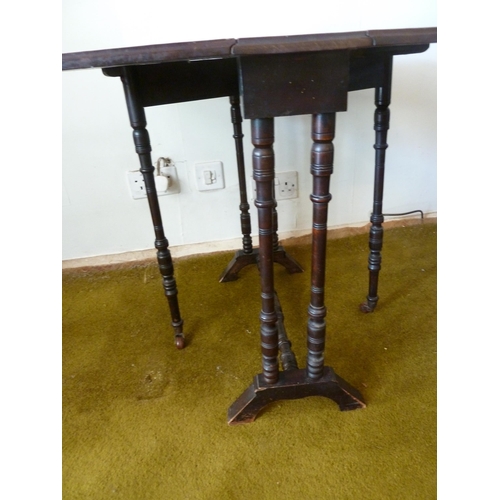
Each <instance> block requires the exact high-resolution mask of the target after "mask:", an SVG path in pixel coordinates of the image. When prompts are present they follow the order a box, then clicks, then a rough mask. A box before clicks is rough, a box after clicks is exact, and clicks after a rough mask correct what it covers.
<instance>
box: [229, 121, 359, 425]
mask: <svg viewBox="0 0 500 500" xmlns="http://www.w3.org/2000/svg"><path fill="white" fill-rule="evenodd" d="M334 129H335V114H333V113H329V114H320V115H315V116H314V117H313V132H312V136H313V141H314V144H313V147H312V155H311V156H312V162H311V172H312V174H313V194H312V195H311V200H312V202H313V259H312V263H313V270H312V275H311V281H312V284H311V305H310V306H309V324H308V338H307V345H308V349H309V351H308V357H307V368H306V369H299V368H298V366H297V361H296V359H295V355H294V354H293V351H292V350H291V343H290V341H289V340H288V338H287V336H286V331H285V328H284V324H283V319H284V316H283V312H282V310H281V306H280V304H279V300H278V297H277V295H275V294H274V293H273V292H274V290H273V289H274V279H273V251H272V250H273V217H272V212H273V207H274V205H275V201H274V199H273V178H274V153H273V149H272V144H273V121H272V119H271V118H266V119H258V120H253V121H252V142H253V144H254V146H255V149H254V154H253V167H254V179H255V181H256V183H257V199H256V201H255V205H256V206H257V208H258V212H259V246H260V259H261V261H260V263H261V267H260V271H261V289H262V294H261V297H262V312H261V316H260V319H261V351H262V368H263V373H260V374H258V375H256V376H255V377H254V381H253V383H252V384H251V385H250V386H249V387H248V388H247V389H246V390H245V392H244V393H243V394H242V395H241V396H240V397H239V398H238V399H237V400H236V401H235V402H234V403H233V404H232V405H231V407H230V408H229V410H228V423H229V424H230V425H236V424H244V423H250V422H253V421H254V420H255V419H256V418H257V415H258V414H259V412H260V411H261V410H262V409H263V408H264V407H265V406H267V405H268V404H269V403H271V402H273V401H278V400H287V399H300V398H305V397H309V396H324V397H327V398H329V399H331V400H332V401H334V402H336V403H337V404H338V405H339V408H340V409H341V410H342V411H346V410H354V409H356V408H364V407H365V403H364V401H363V397H362V396H361V394H360V393H359V392H358V391H357V390H356V389H355V388H354V387H351V386H350V385H349V384H348V383H347V382H346V381H345V380H343V379H342V378H340V377H339V376H338V375H336V374H335V372H334V371H333V369H332V368H331V367H329V366H324V361H323V352H324V346H325V321H324V318H325V315H326V309H325V306H324V286H325V252H326V222H327V207H328V205H327V204H328V202H329V201H330V199H331V195H330V193H329V186H330V184H329V182H330V176H331V174H332V171H333V144H332V140H333V136H334ZM278 348H279V350H280V351H281V361H282V365H283V371H281V372H280V371H279V369H278Z"/></svg>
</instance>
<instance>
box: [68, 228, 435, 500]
mask: <svg viewBox="0 0 500 500" xmlns="http://www.w3.org/2000/svg"><path fill="white" fill-rule="evenodd" d="M367 239H368V238H367V235H366V234H364V235H358V236H353V237H348V238H342V239H335V240H331V241H329V242H328V254H327V286H328V288H327V291H326V306H327V308H328V315H327V343H326V351H325V362H326V365H327V366H332V367H333V368H334V370H335V371H336V373H338V374H339V375H340V376H341V377H342V378H344V379H345V380H346V381H347V382H349V383H350V384H351V385H352V386H354V387H356V388H357V389H358V390H360V392H361V393H362V394H363V396H364V398H365V400H366V402H367V407H366V408H365V409H362V410H355V411H351V412H340V411H339V409H338V406H337V405H336V404H335V403H333V402H332V401H331V400H329V399H326V398H322V397H311V398H306V399H302V400H296V401H282V402H275V403H272V404H270V405H269V406H268V407H266V409H265V410H264V411H263V412H262V413H261V414H260V415H259V417H258V418H257V420H256V421H255V422H254V423H251V424H246V425H240V426H228V425H227V423H226V413H227V409H228V407H229V406H230V405H231V404H232V403H233V402H234V400H236V399H237V398H238V397H239V396H240V394H241V393H242V392H243V391H244V390H245V389H246V388H247V387H248V386H249V385H250V384H251V383H252V378H253V376H254V375H255V374H257V373H259V372H260V371H261V366H260V340H259V312H260V297H259V288H260V285H259V276H258V271H257V268H256V267H255V266H251V267H247V268H245V269H244V270H243V271H241V272H240V278H239V279H238V280H237V281H235V282H232V283H225V284H221V283H218V276H219V274H220V273H221V271H222V270H223V269H224V268H225V266H226V264H227V263H228V262H229V260H230V259H231V257H232V254H231V253H218V254H214V255H209V256H198V257H189V258H183V259H180V260H178V261H177V262H176V271H175V273H176V278H177V284H178V289H179V300H180V307H181V313H182V315H183V318H184V320H185V324H184V329H185V332H186V337H187V347H186V349H184V350H182V351H178V350H177V349H176V348H175V346H174V342H173V333H172V329H171V327H170V324H169V321H170V316H169V312H168V306H167V302H166V299H165V297H164V295H163V291H162V286H161V277H160V276H159V273H158V271H157V268H156V264H155V263H151V262H150V263H144V264H142V265H136V266H135V267H126V268H114V269H100V270H73V271H71V272H65V273H63V314H62V318H63V370H62V387H63V409H62V414H63V498H64V499H65V500H78V499H85V500H100V499H106V500H107V499H111V498H117V499H131V500H147V499H152V500H169V499H176V500H184V499H186V500H188V499H189V500H198V499H199V500H209V499H210V500H211V499H214V500H215V499H216V500H224V499H228V500H229V499H237V500H240V499H241V500H247V499H248V500H252V499H259V500H262V499H276V498H287V499H291V500H294V499H297V500H303V499H320V500H321V499H339V500H344V499H345V500H347V499H362V500H370V499H374V500H375V499H384V500H388V499H395V500H396V499H397V500H410V499H425V500H428V499H433V498H436V475H437V473H436V413H437V412H436V393H437V391H436V382H437V380H436V358H437V353H436V349H437V339H436V321H437V313H436V284H437V279H436V267H437V258H436V241H437V226H436V224H435V223H426V224H417V225H411V226H408V227H400V228H394V229H388V230H386V231H385V234H384V249H383V262H382V272H381V277H380V284H379V296H380V300H379V304H378V306H377V309H376V311H375V312H374V313H372V314H363V313H361V312H359V311H358V305H359V303H360V302H362V301H363V300H364V297H365V295H366V292H367V278H368V276H367V275H368V273H367V256H368V244H367ZM286 250H287V252H288V253H289V254H290V255H292V256H293V257H294V258H295V259H297V260H298V261H299V262H300V263H301V265H302V266H303V267H304V268H305V272H304V273H303V274H294V275H289V274H287V273H286V272H285V270H284V269H283V268H282V267H281V266H276V267H275V286H276V290H277V292H278V295H279V298H280V302H281V304H282V307H283V312H284V315H285V327H286V329H287V332H288V336H289V338H290V340H291V341H292V343H293V349H294V351H295V354H296V356H297V360H298V362H299V366H300V367H304V366H305V357H306V346H305V334H306V325H307V306H308V304H309V283H310V274H309V273H310V259H311V256H310V247H309V245H304V244H293V243H290V244H289V245H288V244H287V246H286Z"/></svg>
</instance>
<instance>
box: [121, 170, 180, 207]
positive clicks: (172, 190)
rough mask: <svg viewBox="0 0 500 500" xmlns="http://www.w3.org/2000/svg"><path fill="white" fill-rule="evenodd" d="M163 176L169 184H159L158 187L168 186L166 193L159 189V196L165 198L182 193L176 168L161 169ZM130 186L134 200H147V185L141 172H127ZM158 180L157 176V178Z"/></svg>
mask: <svg viewBox="0 0 500 500" xmlns="http://www.w3.org/2000/svg"><path fill="white" fill-rule="evenodd" d="M160 172H161V176H159V177H165V178H167V179H168V182H167V183H164V182H162V183H157V186H160V185H165V184H166V186H167V190H166V191H160V190H158V189H157V195H158V196H165V195H167V194H176V193H180V191H181V188H180V184H179V177H178V175H177V169H176V167H174V166H165V167H161V169H160ZM127 178H128V185H129V189H130V194H131V195H132V198H133V199H134V200H139V199H141V198H147V194H146V185H145V184H144V178H143V176H142V173H141V171H140V170H132V171H130V172H127ZM155 178H156V176H155Z"/></svg>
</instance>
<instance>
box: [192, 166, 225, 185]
mask: <svg viewBox="0 0 500 500" xmlns="http://www.w3.org/2000/svg"><path fill="white" fill-rule="evenodd" d="M194 169H195V175H196V185H197V187H198V191H210V190H212V189H223V188H224V175H223V168H222V162H220V161H210V162H204V163H195V164H194Z"/></svg>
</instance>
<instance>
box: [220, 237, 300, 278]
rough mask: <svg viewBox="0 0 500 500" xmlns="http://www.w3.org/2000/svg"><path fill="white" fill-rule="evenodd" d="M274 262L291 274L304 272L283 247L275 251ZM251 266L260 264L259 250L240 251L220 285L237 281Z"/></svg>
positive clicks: (224, 272) (225, 270)
mask: <svg viewBox="0 0 500 500" xmlns="http://www.w3.org/2000/svg"><path fill="white" fill-rule="evenodd" d="M274 262H276V263H277V264H281V265H282V266H283V267H284V268H285V269H286V270H287V272H288V273H289V274H294V273H302V272H304V269H302V266H301V265H300V264H299V263H298V262H297V261H296V260H295V259H294V258H293V257H290V256H289V255H288V254H287V253H286V252H285V250H284V248H283V247H281V246H279V247H278V249H277V250H275V251H274ZM250 264H257V265H258V264H259V249H258V248H254V249H253V250H252V252H251V253H245V252H244V251H243V250H238V251H237V252H236V253H235V255H234V257H233V258H232V259H231V262H229V264H228V265H227V267H226V269H224V271H223V272H222V274H221V275H220V277H219V283H226V282H228V281H236V280H237V279H238V273H239V272H240V271H241V270H242V269H243V268H244V267H246V266H248V265H250Z"/></svg>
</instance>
